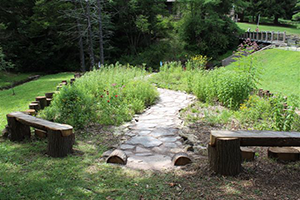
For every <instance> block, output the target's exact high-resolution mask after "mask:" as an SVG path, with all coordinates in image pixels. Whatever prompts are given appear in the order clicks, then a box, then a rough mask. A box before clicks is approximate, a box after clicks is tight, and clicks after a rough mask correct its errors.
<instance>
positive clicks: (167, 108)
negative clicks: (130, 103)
mask: <svg viewBox="0 0 300 200" xmlns="http://www.w3.org/2000/svg"><path fill="white" fill-rule="evenodd" d="M158 91H159V93H160V99H159V101H158V103H157V104H155V105H154V106H152V107H151V108H150V109H148V110H146V111H145V112H144V113H142V114H141V115H138V116H137V117H135V119H134V120H133V121H132V122H131V123H130V124H128V125H127V128H126V131H125V136H127V137H128V138H129V139H128V140H127V141H125V142H124V143H123V144H121V145H119V146H118V149H121V150H123V151H124V152H125V153H126V154H127V156H128V160H127V164H126V165H127V166H128V167H130V168H137V169H154V170H164V169H170V168H172V167H173V164H172V161H171V160H172V157H173V156H174V155H175V153H179V152H184V145H183V140H182V138H181V137H179V135H178V131H179V129H180V128H181V126H182V121H181V120H180V119H179V111H180V110H181V109H183V108H185V107H187V106H188V105H189V104H191V103H192V102H193V100H194V99H195V97H194V96H192V95H189V94H185V93H182V92H176V91H172V90H166V89H158Z"/></svg>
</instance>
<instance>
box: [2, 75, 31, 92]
mask: <svg viewBox="0 0 300 200" xmlns="http://www.w3.org/2000/svg"><path fill="white" fill-rule="evenodd" d="M32 75H34V74H33V73H18V74H13V73H8V72H1V74H0V88H1V87H5V86H10V85H11V84H12V83H14V82H18V81H22V80H24V79H26V78H28V77H29V76H32Z"/></svg>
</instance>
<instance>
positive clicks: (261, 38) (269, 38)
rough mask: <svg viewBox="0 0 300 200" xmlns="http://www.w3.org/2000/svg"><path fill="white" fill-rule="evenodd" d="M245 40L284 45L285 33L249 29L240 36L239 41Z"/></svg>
mask: <svg viewBox="0 0 300 200" xmlns="http://www.w3.org/2000/svg"><path fill="white" fill-rule="evenodd" d="M247 38H250V39H251V40H252V41H256V42H264V43H280V42H283V43H285V40H286V32H279V31H278V32H274V31H250V29H248V31H247V32H245V33H244V34H243V35H242V36H241V39H247Z"/></svg>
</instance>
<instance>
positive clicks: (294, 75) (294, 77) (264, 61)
mask: <svg viewBox="0 0 300 200" xmlns="http://www.w3.org/2000/svg"><path fill="white" fill-rule="evenodd" d="M255 56H256V57H257V59H258V61H259V62H260V63H259V65H260V67H261V69H262V74H261V81H260V85H259V87H261V88H263V89H264V90H270V91H271V92H273V93H282V94H284V95H286V96H291V95H297V96H299V97H300V52H295V51H285V50H279V49H270V50H265V51H262V52H259V53H257V54H255Z"/></svg>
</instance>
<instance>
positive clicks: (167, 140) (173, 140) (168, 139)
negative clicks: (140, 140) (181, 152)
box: [159, 136, 180, 143]
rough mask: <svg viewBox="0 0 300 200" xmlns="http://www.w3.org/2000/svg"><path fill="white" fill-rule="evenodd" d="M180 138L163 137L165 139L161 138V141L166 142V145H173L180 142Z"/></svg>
mask: <svg viewBox="0 0 300 200" xmlns="http://www.w3.org/2000/svg"><path fill="white" fill-rule="evenodd" d="M179 139H180V137H174V136H173V137H163V138H159V140H160V141H162V142H164V143H173V142H176V141H177V140H179Z"/></svg>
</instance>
